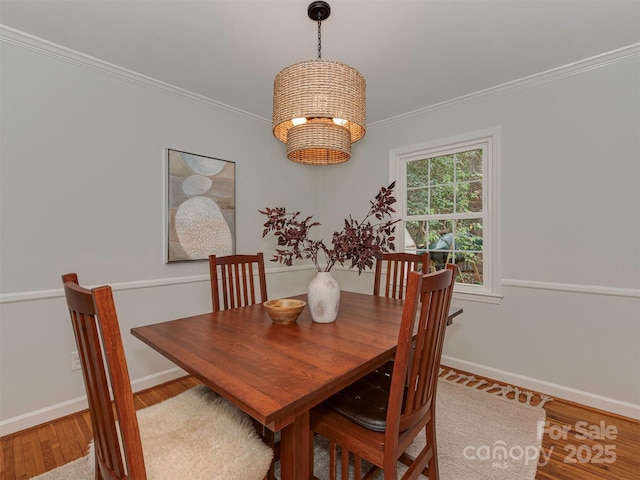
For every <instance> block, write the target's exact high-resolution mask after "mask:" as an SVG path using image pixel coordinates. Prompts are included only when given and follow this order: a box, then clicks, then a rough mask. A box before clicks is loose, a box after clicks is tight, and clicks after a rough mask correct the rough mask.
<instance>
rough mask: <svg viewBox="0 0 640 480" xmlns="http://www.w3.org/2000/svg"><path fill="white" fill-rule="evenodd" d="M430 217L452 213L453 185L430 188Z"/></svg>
mask: <svg viewBox="0 0 640 480" xmlns="http://www.w3.org/2000/svg"><path fill="white" fill-rule="evenodd" d="M429 210H430V212H429V213H430V214H431V215H442V214H445V213H453V183H449V184H447V185H438V186H435V187H431V208H430V209H429Z"/></svg>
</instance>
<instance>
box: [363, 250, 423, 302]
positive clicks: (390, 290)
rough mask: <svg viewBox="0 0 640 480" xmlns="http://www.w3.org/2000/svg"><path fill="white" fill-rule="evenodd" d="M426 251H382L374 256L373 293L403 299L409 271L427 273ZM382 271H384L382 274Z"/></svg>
mask: <svg viewBox="0 0 640 480" xmlns="http://www.w3.org/2000/svg"><path fill="white" fill-rule="evenodd" d="M428 266H429V254H428V253H426V252H425V253H420V254H418V253H404V252H399V253H383V254H381V255H380V256H379V257H377V258H376V269H375V281H374V284H373V294H374V295H377V296H384V297H390V298H399V299H403V298H404V295H405V290H406V283H407V278H408V274H409V272H412V271H417V272H421V273H427V268H428ZM383 271H385V272H386V273H385V274H384V275H383Z"/></svg>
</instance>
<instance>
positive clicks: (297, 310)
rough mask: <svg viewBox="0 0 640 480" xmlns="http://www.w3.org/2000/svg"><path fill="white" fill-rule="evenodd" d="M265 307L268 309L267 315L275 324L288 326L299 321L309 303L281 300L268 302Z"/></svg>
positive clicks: (288, 299) (291, 299) (289, 299)
mask: <svg viewBox="0 0 640 480" xmlns="http://www.w3.org/2000/svg"><path fill="white" fill-rule="evenodd" d="M263 305H264V308H266V309H267V313H268V314H269V316H270V317H271V320H272V321H273V323H276V324H278V325H288V324H290V323H294V322H295V321H296V320H297V319H298V317H299V316H300V314H301V313H302V310H304V307H305V306H306V305H307V302H304V301H302V300H295V299H293V298H280V299H278V300H269V301H266V302H264V303H263Z"/></svg>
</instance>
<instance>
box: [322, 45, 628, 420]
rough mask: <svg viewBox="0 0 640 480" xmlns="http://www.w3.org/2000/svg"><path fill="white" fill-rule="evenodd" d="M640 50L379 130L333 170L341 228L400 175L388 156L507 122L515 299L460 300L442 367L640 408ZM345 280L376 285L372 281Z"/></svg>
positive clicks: (505, 277)
mask: <svg viewBox="0 0 640 480" xmlns="http://www.w3.org/2000/svg"><path fill="white" fill-rule="evenodd" d="M633 51H634V52H635V54H634V55H632V56H631V57H630V58H627V59H625V60H620V61H615V60H618V59H617V58H616V59H612V58H603V59H601V60H600V63H599V64H597V65H590V67H589V68H585V69H584V71H579V69H578V68H574V69H573V70H570V69H568V70H567V71H561V72H556V73H555V74H554V75H551V76H548V75H547V76H541V77H540V78H532V79H529V80H528V81H526V82H522V83H521V84H520V85H517V86H516V85H512V86H510V87H509V88H506V87H505V88H501V89H495V90H494V91H492V92H485V94H483V95H476V96H473V97H471V98H468V99H466V100H461V101H457V102H450V103H449V104H446V105H441V106H439V107H438V108H431V109H427V110H424V111H422V112H419V113H416V114H415V115H411V116H407V117H406V118H404V119H396V120H394V121H389V122H384V123H381V124H379V125H376V126H373V127H371V128H369V131H368V132H367V136H366V137H365V139H364V140H363V141H362V142H361V143H360V144H356V145H354V149H353V150H354V153H355V154H354V157H353V159H352V160H351V161H350V162H348V163H346V164H344V165H342V166H337V167H334V168H332V169H331V170H330V171H327V175H326V176H325V177H324V178H323V181H324V182H325V183H324V184H323V186H322V191H323V193H324V192H325V191H333V192H335V193H336V194H335V195H323V196H322V200H321V201H322V209H323V210H322V211H323V214H322V215H323V218H325V219H327V218H330V219H332V220H331V222H329V221H327V222H326V223H327V224H329V223H331V226H332V228H340V222H341V219H342V218H343V217H344V216H345V215H346V214H347V213H354V215H355V216H356V217H357V216H358V215H360V214H361V212H354V210H355V209H356V208H357V206H358V205H361V206H363V207H361V208H366V205H367V204H366V201H367V199H368V198H370V197H371V196H372V195H374V194H375V193H376V191H377V188H379V186H380V185H386V184H387V183H388V181H389V151H390V150H393V149H396V148H400V147H405V146H409V145H415V144H420V143H424V142H430V141H434V140H438V139H445V138H449V137H454V136H458V135H461V134H464V133H466V132H475V131H480V130H486V129H490V128H494V127H499V128H500V139H501V142H500V145H499V150H500V178H501V181H500V189H501V197H500V207H501V229H500V231H501V234H500V245H501V248H500V255H501V263H502V272H503V273H502V289H503V295H504V298H503V300H502V301H501V303H499V304H487V303H478V302H470V301H462V300H458V303H460V304H461V305H463V306H464V310H465V311H464V314H463V315H462V316H461V317H458V318H457V319H456V321H455V325H454V326H453V327H451V328H449V329H448V331H447V341H446V346H445V350H444V355H445V359H444V362H445V363H447V364H448V365H451V366H455V367H457V368H466V369H467V370H471V371H473V372H476V373H485V374H487V375H490V376H493V377H494V378H495V377H497V378H499V379H505V380H507V381H511V382H514V383H517V384H519V385H523V386H529V388H538V389H540V390H542V391H545V392H547V393H551V394H555V395H557V396H559V397H563V398H569V399H572V400H577V401H581V402H583V403H588V404H591V405H593V406H596V407H599V408H607V409H611V410H614V411H618V412H619V413H622V414H626V415H636V416H637V415H640V249H639V248H638V245H640V57H639V55H638V49H637V48H636V49H635V50H633ZM610 61H611V62H612V63H609V62H610ZM542 80H544V81H542ZM520 87H522V88H520ZM425 88H429V85H428V81H425ZM363 180H366V181H363ZM344 205H349V206H350V207H349V210H345V207H344ZM352 205H353V207H352ZM327 230H328V231H329V230H330V228H328V227H327ZM349 275H351V276H352V277H354V278H349V279H347V278H345V277H346V276H349ZM339 276H340V277H341V282H342V283H343V284H348V285H350V288H358V286H357V285H360V288H361V289H362V290H363V291H369V290H370V282H371V281H370V278H368V276H365V275H363V276H362V278H361V279H357V272H356V273H351V272H339ZM358 281H359V282H360V283H359V284H358Z"/></svg>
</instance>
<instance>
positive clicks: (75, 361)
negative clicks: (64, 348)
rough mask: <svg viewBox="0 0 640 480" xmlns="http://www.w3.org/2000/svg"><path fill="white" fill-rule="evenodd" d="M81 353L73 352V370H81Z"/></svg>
mask: <svg viewBox="0 0 640 480" xmlns="http://www.w3.org/2000/svg"><path fill="white" fill-rule="evenodd" d="M80 368H81V366H80V355H78V352H71V370H72V371H73V370H80Z"/></svg>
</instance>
